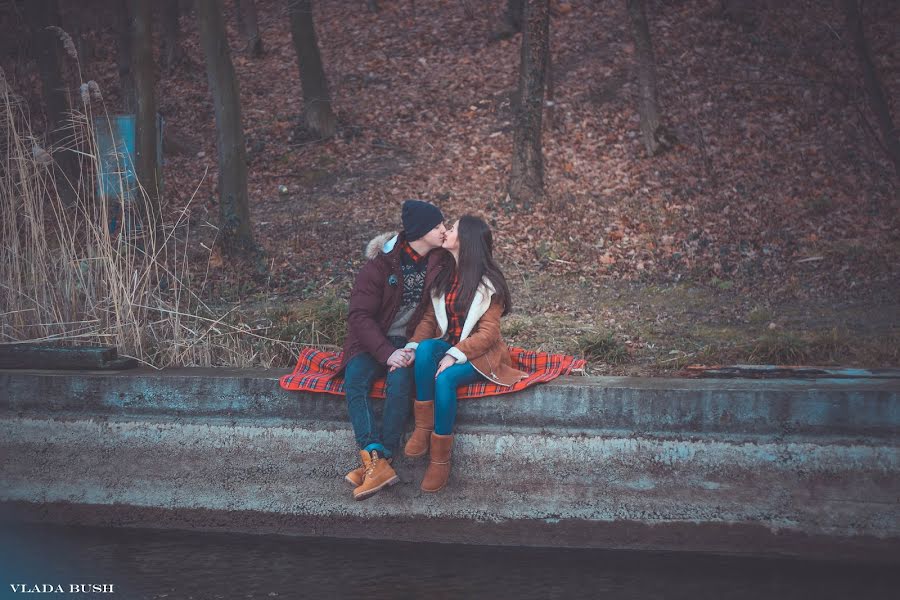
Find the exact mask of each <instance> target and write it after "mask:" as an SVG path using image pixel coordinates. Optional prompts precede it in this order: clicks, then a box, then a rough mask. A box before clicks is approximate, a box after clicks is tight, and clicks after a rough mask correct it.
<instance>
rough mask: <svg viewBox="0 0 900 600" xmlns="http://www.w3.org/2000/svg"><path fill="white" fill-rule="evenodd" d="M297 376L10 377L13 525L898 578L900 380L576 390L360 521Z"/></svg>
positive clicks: (478, 442)
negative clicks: (290, 385)
mask: <svg viewBox="0 0 900 600" xmlns="http://www.w3.org/2000/svg"><path fill="white" fill-rule="evenodd" d="M278 375H280V373H271V372H261V373H260V372H246V371H221V370H213V371H210V370H200V369H197V370H173V371H165V372H138V373H134V372H131V373H127V374H126V373H115V374H110V373H51V372H38V371H33V372H11V371H8V372H0V390H2V392H3V393H2V396H0V457H2V458H0V503H2V506H3V507H4V511H3V514H4V515H5V516H2V515H0V518H27V519H31V520H58V521H59V520H61V521H73V522H85V523H95V524H110V525H129V524H130V525H140V526H160V527H172V526H174V527H188V528H193V527H196V528H205V529H209V528H211V529H217V528H218V529H226V530H240V531H258V532H267V533H288V534H300V535H337V536H351V537H353V536H359V537H375V538H379V537H382V538H392V539H403V540H423V541H448V542H450V541H455V542H474V543H488V544H529V545H548V546H575V547H606V548H634V549H637V548H640V549H660V550H693V551H712V552H729V551H731V552H738V553H740V552H748V553H753V554H793V555H802V556H816V557H828V556H830V557H836V558H845V559H846V558H855V559H865V560H888V561H894V562H900V552H898V550H900V477H898V475H900V452H898V442H900V436H898V431H900V427H898V423H900V393H898V392H900V381H896V380H878V381H865V380H863V381H860V380H834V379H829V380H820V381H756V380H753V381H747V380H727V381H717V380H677V379H650V380H648V379H628V378H568V379H565V380H560V381H558V382H554V383H552V384H548V385H542V386H537V387H536V388H533V389H530V390H527V391H525V392H523V393H521V394H514V395H508V396H502V397H495V398H486V399H478V400H466V401H462V402H461V405H460V418H459V426H458V431H459V434H458V435H457V438H456V440H457V441H456V445H455V448H454V464H453V475H452V479H451V483H450V485H449V486H448V488H446V489H445V490H443V491H442V492H441V493H439V494H424V493H422V492H421V491H420V490H419V489H418V483H419V481H420V480H421V476H422V473H423V471H424V464H423V462H419V461H411V460H406V459H404V458H399V459H398V460H397V461H396V462H395V466H396V468H397V471H398V473H399V474H400V475H401V478H402V480H403V483H401V484H400V485H398V486H395V487H394V488H391V489H390V490H386V491H384V492H382V493H380V494H378V495H376V496H375V497H373V498H372V499H370V500H367V501H365V502H354V501H353V500H352V499H351V498H350V489H349V486H347V484H346V483H345V482H344V481H343V479H342V477H343V474H344V473H345V472H346V470H348V469H350V468H352V467H354V466H356V465H355V461H356V458H355V449H354V444H353V438H352V433H351V432H350V430H349V428H348V425H347V422H346V408H345V406H344V401H343V399H342V398H339V397H335V396H326V395H302V394H297V393H290V392H284V391H282V390H281V389H279V388H278V387H277V377H278Z"/></svg>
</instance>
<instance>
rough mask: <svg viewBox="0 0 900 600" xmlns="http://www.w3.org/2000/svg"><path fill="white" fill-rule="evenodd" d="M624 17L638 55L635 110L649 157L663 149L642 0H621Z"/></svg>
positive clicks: (650, 43)
mask: <svg viewBox="0 0 900 600" xmlns="http://www.w3.org/2000/svg"><path fill="white" fill-rule="evenodd" d="M625 4H626V5H627V6H628V16H629V17H630V18H631V27H632V32H633V33H634V45H635V49H636V50H637V57H638V81H639V83H640V97H639V101H638V112H639V113H640V116H641V136H642V137H643V139H644V147H645V148H646V149H647V154H648V155H649V156H654V155H656V154H657V153H658V152H659V151H660V150H661V149H664V148H663V146H662V144H661V142H660V136H659V131H660V119H659V104H658V103H657V100H656V98H657V88H656V58H655V57H654V56H653V44H652V42H651V40H650V28H649V26H648V25H647V15H646V13H645V12H644V0H625Z"/></svg>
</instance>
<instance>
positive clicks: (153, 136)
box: [128, 0, 162, 231]
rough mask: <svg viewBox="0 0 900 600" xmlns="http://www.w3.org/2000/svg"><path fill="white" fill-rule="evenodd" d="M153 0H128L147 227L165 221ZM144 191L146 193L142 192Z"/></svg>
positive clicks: (137, 160) (138, 168)
mask: <svg viewBox="0 0 900 600" xmlns="http://www.w3.org/2000/svg"><path fill="white" fill-rule="evenodd" d="M150 2H151V0H128V12H129V15H130V18H131V58H132V61H133V62H132V68H133V75H134V91H135V94H134V97H135V101H136V109H137V110H136V114H135V123H134V129H135V143H134V150H135V152H134V171H135V175H136V176H137V180H138V182H139V183H140V185H141V188H142V189H138V190H137V191H136V198H137V200H138V202H140V203H141V206H142V216H143V217H144V218H145V221H144V222H145V225H146V228H147V230H148V231H149V230H150V229H153V230H156V229H157V228H158V227H159V225H160V224H161V221H162V219H161V216H160V209H159V162H158V161H157V153H156V144H157V138H158V133H157V128H156V74H155V73H154V66H155V65H154V64H153V31H152V28H151V25H152V23H153V20H152V19H153V16H152V13H151V11H150ZM142 192H143V193H142Z"/></svg>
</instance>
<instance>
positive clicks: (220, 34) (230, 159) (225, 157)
mask: <svg viewBox="0 0 900 600" xmlns="http://www.w3.org/2000/svg"><path fill="white" fill-rule="evenodd" d="M221 9H222V6H221V4H220V3H219V2H217V1H216V0H196V11H197V20H198V21H199V24H200V45H201V46H202V47H203V53H204V54H205V55H206V74H207V77H208V79H209V88H210V90H211V91H212V96H213V106H214V109H215V115H216V149H217V151H218V155H219V233H220V243H221V246H222V248H223V250H225V252H226V253H227V254H230V255H232V256H235V255H237V253H240V252H242V251H248V250H255V245H254V243H253V234H252V231H251V229H250V206H249V200H248V198H247V159H246V148H245V146H244V130H243V124H242V121H241V100H240V92H239V90H238V82H237V78H236V77H235V76H234V65H232V64H231V52H230V51H229V48H228V39H227V38H226V37H225V22H224V20H223V18H222V10H221Z"/></svg>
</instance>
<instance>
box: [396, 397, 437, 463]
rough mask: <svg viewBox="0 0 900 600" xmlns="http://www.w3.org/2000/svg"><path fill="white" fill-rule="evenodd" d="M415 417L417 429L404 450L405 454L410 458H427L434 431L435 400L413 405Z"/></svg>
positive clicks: (416, 402) (418, 402)
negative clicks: (429, 442) (426, 454)
mask: <svg viewBox="0 0 900 600" xmlns="http://www.w3.org/2000/svg"><path fill="white" fill-rule="evenodd" d="M413 416H414V417H415V419H416V428H415V429H414V430H413V432H412V435H411V436H409V440H407V442H406V447H404V448H403V454H405V455H406V456H409V457H410V458H417V457H419V456H425V453H426V452H428V441H429V439H430V437H429V436H430V435H431V432H432V431H433V430H434V400H428V401H424V402H420V401H418V400H416V401H415V402H414V403H413Z"/></svg>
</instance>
